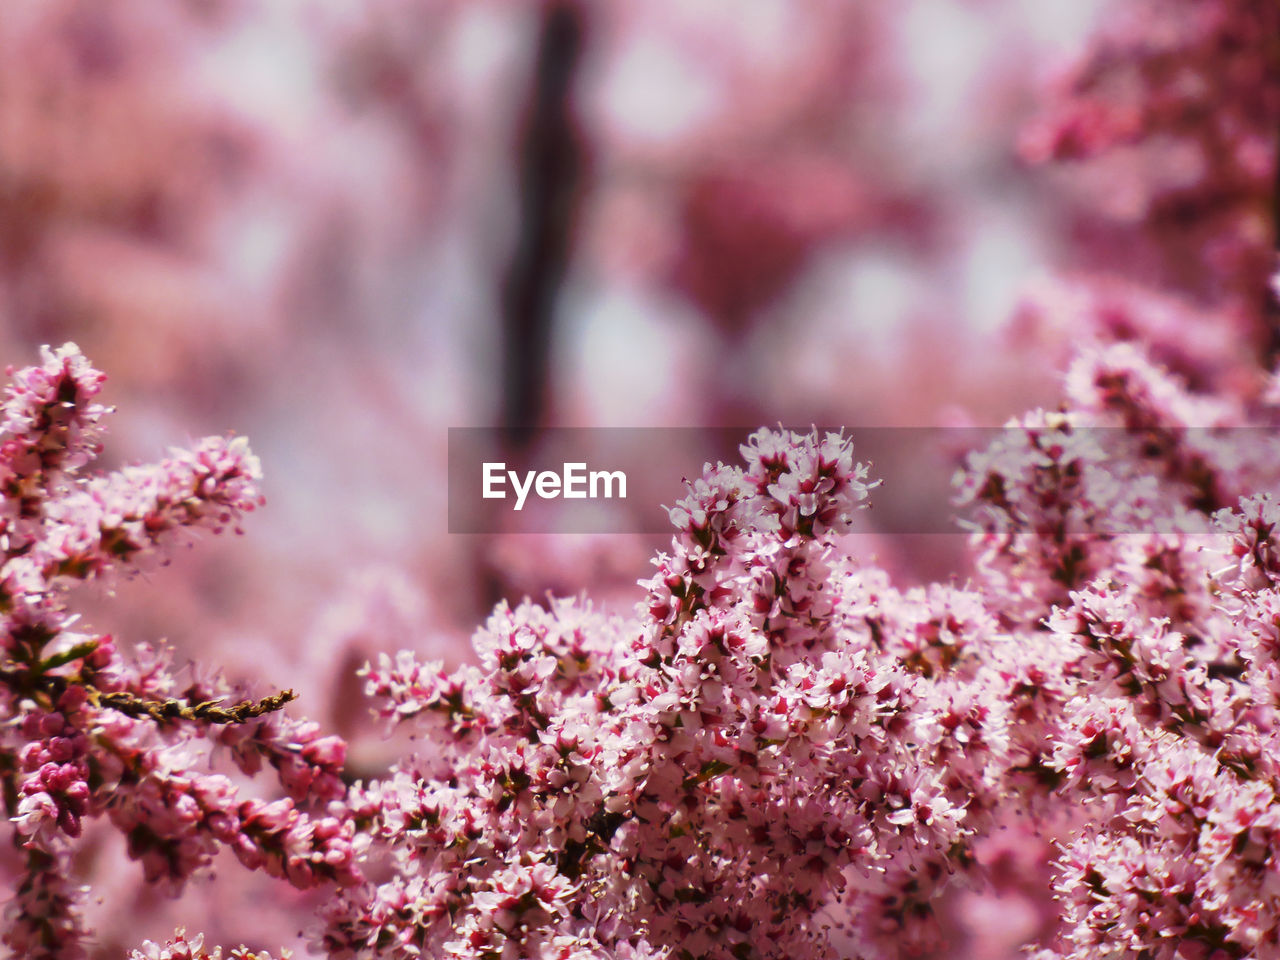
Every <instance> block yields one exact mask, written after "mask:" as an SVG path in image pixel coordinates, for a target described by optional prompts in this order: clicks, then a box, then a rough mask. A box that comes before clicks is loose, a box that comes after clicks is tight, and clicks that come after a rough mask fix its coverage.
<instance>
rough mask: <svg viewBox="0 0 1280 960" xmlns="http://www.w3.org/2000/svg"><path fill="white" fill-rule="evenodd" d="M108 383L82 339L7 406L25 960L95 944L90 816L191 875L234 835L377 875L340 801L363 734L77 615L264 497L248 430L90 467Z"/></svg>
mask: <svg viewBox="0 0 1280 960" xmlns="http://www.w3.org/2000/svg"><path fill="white" fill-rule="evenodd" d="M103 379H104V378H103V375H102V374H101V373H99V372H98V371H96V370H94V369H93V368H92V367H91V366H90V365H89V363H88V362H87V361H86V360H85V358H84V357H83V356H82V355H81V354H80V352H79V350H78V349H77V348H76V347H75V346H74V345H73V344H67V345H66V346H63V347H60V348H58V349H57V350H50V349H48V348H46V349H45V350H44V353H43V357H42V363H41V364H40V365H39V366H36V367H31V368H28V369H24V370H21V371H19V372H18V373H16V374H14V375H13V382H12V384H11V385H10V387H9V389H8V391H7V394H6V397H5V401H4V405H3V411H2V416H0V491H2V492H3V498H2V499H0V716H2V717H3V720H4V722H3V724H0V781H2V783H3V796H4V803H5V807H6V809H7V811H8V817H9V819H10V830H11V833H12V836H13V840H14V842H15V843H16V844H17V845H18V848H19V849H20V851H21V852H22V856H23V858H24V861H25V870H24V873H23V876H22V878H21V880H20V882H19V884H18V888H17V895H16V897H15V898H14V899H13V900H11V901H10V903H9V904H8V906H7V908H6V911H5V918H4V929H3V941H4V943H5V944H6V946H7V947H8V948H9V949H10V950H11V951H13V953H14V954H15V955H17V956H23V957H32V958H37V957H39V958H45V957H48V958H53V957H59V958H70V957H76V956H81V955H82V951H83V946H84V931H83V930H81V929H80V925H79V919H78V902H79V900H80V898H81V891H80V889H79V888H78V887H77V886H76V884H75V883H74V881H73V879H72V878H73V877H74V875H75V872H74V870H73V868H72V861H73V856H74V854H75V853H76V841H77V840H79V839H80V838H81V837H82V834H83V832H84V829H85V823H86V821H87V820H92V819H103V820H105V821H107V822H109V823H110V824H111V826H112V827H113V828H114V829H116V830H118V831H119V832H120V833H121V834H122V835H123V836H124V837H125V839H126V841H127V846H128V851H129V855H130V856H131V857H133V858H134V859H136V860H139V861H141V864H142V868H143V870H144V872H145V875H146V878H147V879H148V880H150V881H153V882H158V883H163V884H165V885H167V886H169V887H171V888H174V889H176V888H178V887H180V886H182V885H183V884H184V883H185V882H186V881H187V880H188V879H190V878H191V877H192V876H193V875H195V874H197V873H198V872H200V871H201V870H203V869H204V868H206V867H207V866H208V865H209V864H210V862H211V860H212V858H213V856H214V854H215V853H216V852H217V851H218V850H219V849H221V848H224V847H225V848H228V849H230V850H231V851H233V852H234V853H235V855H236V856H237V857H238V858H239V859H240V860H241V862H243V863H244V864H245V865H246V866H247V867H249V868H250V869H259V870H263V871H265V872H266V873H268V874H270V875H272V876H278V877H283V878H286V879H287V880H289V881H290V882H291V883H292V884H293V885H295V886H297V887H299V888H304V889H305V888H307V887H311V886H314V885H315V884H317V883H320V882H336V883H339V884H350V883H354V882H356V881H357V880H358V874H357V872H356V869H355V863H354V861H355V857H356V853H357V848H358V840H357V839H356V837H355V832H354V828H353V825H352V824H350V823H348V822H342V821H340V820H338V819H336V818H335V817H333V816H331V815H328V814H327V813H325V811H324V809H323V806H324V803H325V802H326V801H328V800H332V799H335V798H337V797H338V796H339V795H340V794H341V793H342V792H343V785H342V782H341V779H340V772H341V765H342V761H343V750H344V746H343V744H342V743H341V742H340V741H338V740H337V739H336V738H333V737H321V736H320V735H319V731H318V730H317V729H316V728H315V727H314V725H310V724H307V723H305V722H300V721H292V720H290V719H288V718H287V717H284V716H283V715H281V714H277V713H276V712H275V711H276V710H278V709H279V708H280V707H281V706H283V705H284V703H286V702H287V701H288V700H290V699H292V693H289V692H286V693H284V694H280V695H276V696H270V697H267V698H264V699H261V700H252V699H240V700H239V701H238V702H237V701H236V700H235V697H236V694H237V691H235V690H234V689H233V688H232V687H231V686H230V685H228V684H226V683H224V682H221V681H213V682H208V683H194V684H191V685H190V686H189V687H187V688H186V689H182V690H177V689H175V685H176V681H175V679H174V671H173V670H172V669H171V668H170V667H169V665H168V664H167V663H166V662H165V661H164V659H163V658H162V657H160V656H157V655H156V654H154V653H153V652H151V651H150V650H149V649H148V648H145V647H143V648H140V650H139V653H138V655H136V656H134V657H127V656H126V655H125V654H124V653H123V652H122V651H121V649H120V648H119V647H118V646H117V644H116V642H115V640H114V639H113V638H112V637H111V636H108V635H98V634H94V633H91V632H80V631H77V630H75V629H73V626H74V625H75V623H76V620H77V618H76V616H75V615H74V614H73V613H72V612H71V611H70V610H69V609H68V598H67V587H68V586H69V585H70V584H72V583H74V582H76V581H82V580H87V579H97V578H103V577H106V576H108V575H110V574H112V573H115V572H118V571H123V572H127V571H129V570H130V569H134V568H136V567H137V566H138V565H139V564H140V563H143V562H145V561H146V560H147V558H149V557H153V556H158V555H160V552H161V551H162V550H163V549H164V548H165V546H166V543H167V542H169V541H172V540H174V539H176V538H177V537H178V536H180V535H187V536H190V534H191V532H193V531H195V530H198V529H207V530H212V531H215V532H216V531H219V530H222V529H224V528H227V527H234V526H235V525H236V524H237V523H238V522H239V519H240V517H241V516H242V515H243V514H245V513H246V512H248V511H251V510H253V509H255V508H256V507H257V506H259V505H260V503H261V502H262V497H261V494H260V493H259V491H258V479H259V474H260V471H259V466H258V461H257V459H256V458H255V457H254V456H253V454H252V453H251V452H250V451H249V448H248V445H247V444H246V442H245V441H244V440H243V439H239V438H237V439H231V440H228V439H224V438H220V437H211V438H208V439H205V440H203V441H200V442H199V443H197V444H196V445H195V446H194V447H192V448H191V449H189V450H175V451H174V452H173V453H172V454H171V455H170V456H169V457H168V458H167V459H165V460H162V461H161V462H159V463H157V464H154V465H150V466H128V467H125V468H123V469H121V470H119V471H116V472H114V473H111V474H107V475H100V476H85V475H83V474H82V473H81V472H80V468H82V467H83V466H85V465H86V464H87V463H88V462H89V461H90V460H91V459H92V458H93V456H94V455H95V454H96V453H97V451H98V443H97V439H96V430H97V427H98V425H99V422H100V420H101V419H102V417H103V415H104V414H105V413H106V412H107V410H106V408H105V407H104V406H103V405H102V404H101V403H99V402H98V401H97V399H96V397H97V396H98V393H99V391H100V389H101V386H102V382H103ZM218 744H226V745H228V746H229V747H230V748H231V754H232V756H233V758H234V759H235V761H236V762H237V764H238V765H239V767H240V768H241V770H243V771H244V772H246V773H253V772H255V771H256V770H257V769H258V768H259V767H260V766H261V765H262V764H263V763H264V762H266V763H269V764H270V765H271V766H273V767H274V768H275V769H276V770H277V772H278V773H279V778H280V781H281V784H282V786H283V787H284V788H285V790H286V791H288V794H289V796H286V797H284V798H281V799H279V800H274V801H271V802H267V801H264V800H261V799H257V798H255V797H245V796H242V794H241V791H240V790H239V789H238V788H237V786H236V785H235V784H234V783H233V781H232V780H231V779H230V778H228V777H227V776H225V775H222V774H220V773H215V772H210V771H209V770H208V769H207V756H208V754H209V752H210V750H211V749H212V748H213V747H214V746H215V745H218ZM312 810H314V812H311V811H312ZM191 952H192V953H193V955H199V956H204V954H203V953H199V946H198V944H195V945H193V946H192V948H191ZM173 955H174V956H177V955H178V954H176V953H175V954H173ZM246 956H247V955H246Z"/></svg>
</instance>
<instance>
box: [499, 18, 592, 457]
mask: <svg viewBox="0 0 1280 960" xmlns="http://www.w3.org/2000/svg"><path fill="white" fill-rule="evenodd" d="M582 36H583V25H582V12H581V10H580V9H579V7H578V5H577V4H576V3H574V2H569V0H565V2H554V3H551V4H549V5H548V6H547V8H546V12H545V13H544V15H543V22H542V31H541V36H540V38H539V41H538V54H537V60H536V64H535V72H534V79H533V90H532V96H531V99H530V102H529V105H528V108H527V112H526V119H525V127H524V130H523V132H522V134H521V138H520V148H519V173H518V176H519V204H520V212H519V236H518V238H517V242H516V247H515V253H514V256H513V258H512V261H511V265H510V267H509V269H508V272H507V275H506V278H505V280H504V282H503V289H502V330H503V339H502V384H503V402H502V414H501V416H502V420H501V426H502V429H503V432H504V433H505V435H506V438H507V440H508V442H509V443H510V444H511V445H512V446H513V447H522V446H525V445H527V443H528V442H529V440H530V439H531V438H532V436H533V434H534V432H535V431H536V430H537V429H538V427H540V426H542V425H543V421H544V419H545V416H546V407H547V401H548V396H547V394H548V386H547V382H548V367H549V364H550V356H551V336H552V327H553V323H554V315H555V306H556V296H557V294H558V292H559V290H560V287H561V285H562V283H563V281H564V275H565V270H566V267H567V264H568V257H569V241H570V231H571V227H572V220H573V212H574V206H575V203H574V201H575V198H576V194H577V191H578V185H579V179H580V176H581V167H582V148H581V145H580V143H579V141H578V137H577V131H576V129H575V126H574V119H573V110H572V105H571V99H572V88H573V77H574V73H575V70H576V68H577V65H578V61H579V58H580V55H581V52H582Z"/></svg>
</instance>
